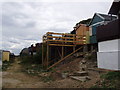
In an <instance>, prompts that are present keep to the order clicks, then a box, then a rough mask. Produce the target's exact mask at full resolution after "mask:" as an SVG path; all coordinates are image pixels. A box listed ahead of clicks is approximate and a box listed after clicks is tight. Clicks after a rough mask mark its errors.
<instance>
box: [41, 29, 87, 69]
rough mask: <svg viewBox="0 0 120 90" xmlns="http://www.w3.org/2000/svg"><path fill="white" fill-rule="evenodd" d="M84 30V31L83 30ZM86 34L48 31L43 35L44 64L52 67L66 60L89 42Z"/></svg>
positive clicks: (48, 67)
mask: <svg viewBox="0 0 120 90" xmlns="http://www.w3.org/2000/svg"><path fill="white" fill-rule="evenodd" d="M76 30H77V28H76ZM85 30H87V29H85ZM83 32H84V31H83ZM86 38H87V37H86V35H85V34H82V35H81V34H79V33H77V34H69V33H54V32H47V33H46V34H45V35H44V36H43V44H42V64H43V66H44V67H46V68H47V69H50V68H52V67H54V66H56V65H57V64H59V63H61V62H62V61H64V60H65V59H66V58H68V57H69V56H71V55H73V54H74V53H75V52H77V51H79V50H82V51H81V52H83V49H82V46H83V45H86V44H87V41H86V40H87V39H86Z"/></svg>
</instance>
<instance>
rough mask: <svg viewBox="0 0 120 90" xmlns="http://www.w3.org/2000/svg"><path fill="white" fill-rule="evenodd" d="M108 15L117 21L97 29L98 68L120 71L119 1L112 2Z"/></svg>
mask: <svg viewBox="0 0 120 90" xmlns="http://www.w3.org/2000/svg"><path fill="white" fill-rule="evenodd" d="M108 14H110V16H112V15H116V16H117V19H116V20H113V21H111V22H109V23H108V24H106V25H101V26H99V27H97V41H98V47H99V49H98V52H97V62H98V68H103V69H109V70H120V0H115V1H114V2H113V4H112V6H111V8H110V11H109V13H108Z"/></svg>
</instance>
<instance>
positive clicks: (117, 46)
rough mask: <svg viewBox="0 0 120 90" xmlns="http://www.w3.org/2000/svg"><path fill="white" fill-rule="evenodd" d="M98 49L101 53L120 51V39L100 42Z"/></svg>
mask: <svg viewBox="0 0 120 90" xmlns="http://www.w3.org/2000/svg"><path fill="white" fill-rule="evenodd" d="M98 47H99V49H98V51H99V52H113V51H120V39H115V40H109V41H103V42H99V43H98Z"/></svg>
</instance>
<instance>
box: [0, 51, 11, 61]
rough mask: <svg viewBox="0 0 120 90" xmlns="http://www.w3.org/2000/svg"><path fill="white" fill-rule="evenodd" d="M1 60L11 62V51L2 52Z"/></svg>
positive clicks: (0, 52) (0, 53)
mask: <svg viewBox="0 0 120 90" xmlns="http://www.w3.org/2000/svg"><path fill="white" fill-rule="evenodd" d="M0 60H2V61H9V60H10V51H4V50H1V51H0Z"/></svg>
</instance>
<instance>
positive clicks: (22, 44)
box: [0, 0, 113, 54]
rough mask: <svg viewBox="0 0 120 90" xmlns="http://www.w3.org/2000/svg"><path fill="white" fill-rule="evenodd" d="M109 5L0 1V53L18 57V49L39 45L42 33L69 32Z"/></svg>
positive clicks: (101, 3) (103, 3)
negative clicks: (8, 53)
mask: <svg viewBox="0 0 120 90" xmlns="http://www.w3.org/2000/svg"><path fill="white" fill-rule="evenodd" d="M112 1H113V0H109V2H99V1H97V2H81V1H79V2H78V1H77V2H74V1H73V2H68V1H67V2H63V1H61V2H57V1H54V0H53V2H48V1H46V2H3V3H2V4H1V5H0V7H1V8H2V11H1V10H0V20H1V21H2V23H1V24H0V27H2V30H1V32H2V33H1V35H0V36H1V37H2V42H0V44H1V43H2V47H0V48H1V49H3V50H9V51H11V52H13V53H15V54H19V53H20V51H21V49H23V48H26V47H29V46H30V45H31V44H34V43H40V42H41V41H42V40H41V38H42V36H43V34H45V33H46V32H48V31H49V32H50V31H53V32H58V33H59V32H61V33H69V32H70V31H72V30H73V27H74V26H75V24H76V23H77V22H79V21H81V20H84V19H88V18H92V17H93V15H94V13H103V14H107V13H108V11H109V8H110V6H111V4H112Z"/></svg>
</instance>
